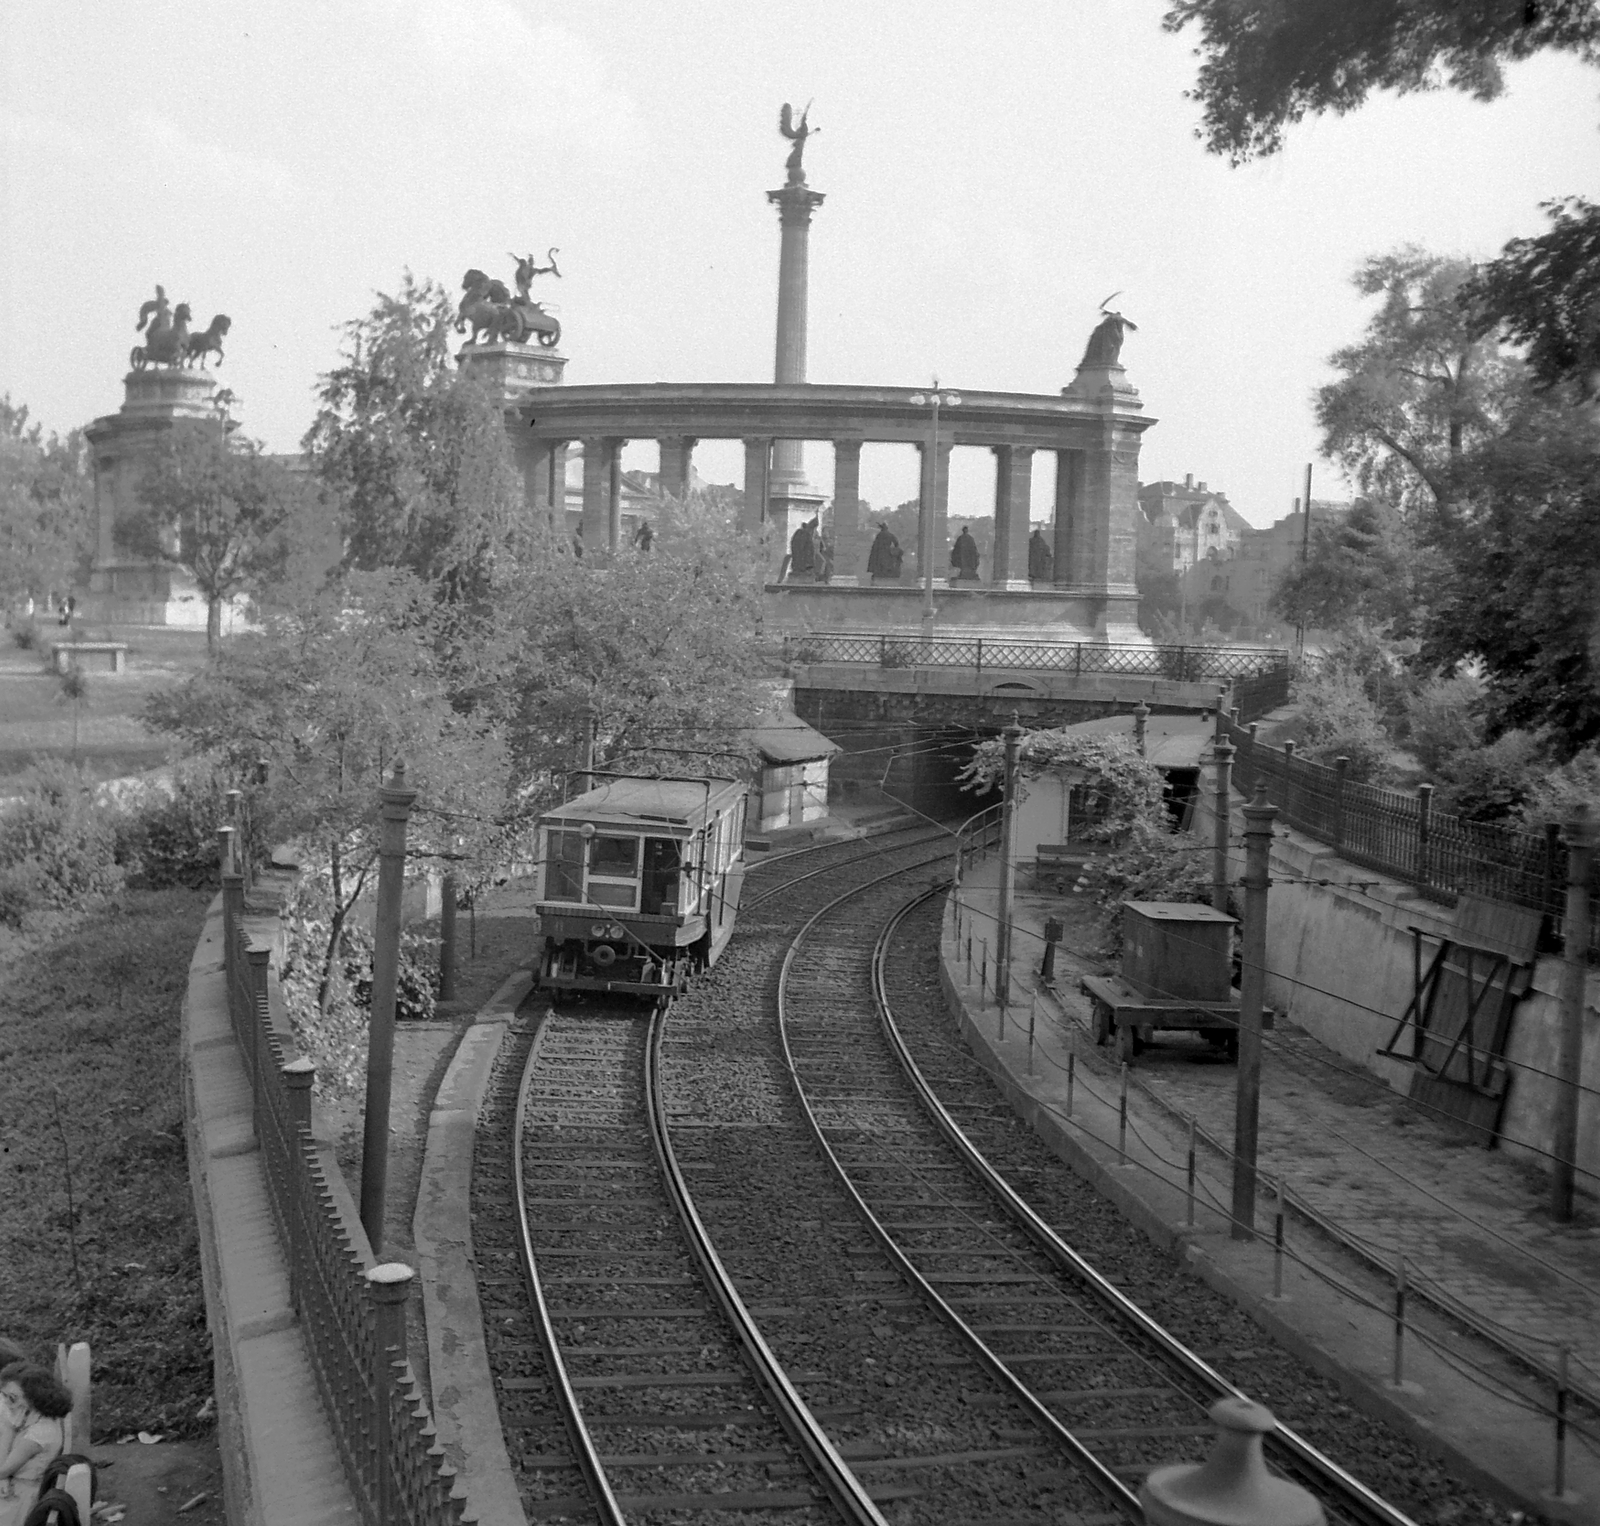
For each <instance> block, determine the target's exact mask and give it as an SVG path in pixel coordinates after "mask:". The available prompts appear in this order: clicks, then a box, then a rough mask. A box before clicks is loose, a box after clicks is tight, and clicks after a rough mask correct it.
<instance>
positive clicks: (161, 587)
mask: <svg viewBox="0 0 1600 1526" xmlns="http://www.w3.org/2000/svg"><path fill="white" fill-rule="evenodd" d="M122 385H123V401H122V407H121V408H120V409H119V410H118V411H117V412H116V413H109V414H106V415H105V416H104V417H102V418H98V419H96V420H95V421H94V422H93V423H92V424H90V425H89V427H88V428H87V429H86V430H84V437H85V439H86V440H87V441H88V443H89V461H90V467H91V470H92V472H93V476H94V513H95V546H94V560H93V561H92V563H91V564H90V570H89V586H88V588H87V589H86V590H83V591H82V592H81V593H80V596H79V603H78V613H79V614H80V616H81V617H82V618H83V619H84V620H86V621H89V622H92V623H95V624H108V625H176V626H185V627H191V628H195V629H199V630H204V629H205V625H206V601H205V599H204V598H203V597H202V596H201V595H200V593H199V591H198V590H197V589H196V588H195V585H194V580H193V579H192V578H190V577H189V575H188V574H187V573H185V572H184V571H182V569H180V568H177V567H173V566H171V565H170V564H168V563H166V562H160V561H151V560H146V559H143V558H138V557H131V556H126V555H124V554H122V553H121V552H120V551H119V550H118V547H117V542H116V525H117V521H118V519H120V518H122V517H124V516H125V515H127V514H130V513H132V512H133V511H134V510H135V509H137V508H138V507H139V506H140V505H139V497H138V494H139V482H140V479H141V478H142V477H143V475H144V472H145V469H146V467H147V465H148V464H149V461H150V459H151V457H152V456H153V455H154V453H155V451H156V449H157V448H158V447H159V446H160V444H161V442H162V441H163V440H164V439H165V438H166V437H167V435H168V434H169V433H170V432H171V430H172V428H173V426H174V425H175V424H177V423H180V422H182V421H184V420H189V421H191V422H195V423H212V424H215V425H216V426H217V427H218V428H222V427H224V426H223V424H222V421H221V419H220V417H219V415H218V412H217V407H216V391H217V383H216V378H215V377H214V376H213V375H212V374H211V373H210V372H209V371H186V370H183V369H182V368H181V367H178V366H151V367H147V368H146V369H145V370H143V371H130V372H129V373H128V374H127V376H126V377H124V379H123V384H122ZM232 615H233V612H232V611H231V610H227V609H225V610H224V611H223V625H224V629H226V628H227V626H228V624H229V623H230V622H231V619H232Z"/></svg>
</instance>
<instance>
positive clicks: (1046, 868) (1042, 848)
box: [1033, 842, 1094, 890]
mask: <svg viewBox="0 0 1600 1526" xmlns="http://www.w3.org/2000/svg"><path fill="white" fill-rule="evenodd" d="M1033 852H1034V860H1033V879H1034V884H1035V885H1037V886H1038V888H1039V889H1041V890H1070V889H1071V888H1072V886H1073V885H1075V884H1077V882H1078V876H1079V875H1081V874H1082V873H1083V867H1084V865H1085V864H1087V863H1088V862H1089V860H1090V859H1091V858H1093V857H1094V849H1093V848H1091V847H1090V846H1088V844H1086V843H1076V842H1042V843H1040V844H1039V845H1038V847H1036V848H1035V849H1034V850H1033Z"/></svg>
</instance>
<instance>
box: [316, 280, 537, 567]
mask: <svg viewBox="0 0 1600 1526" xmlns="http://www.w3.org/2000/svg"><path fill="white" fill-rule="evenodd" d="M454 317H455V310H454V308H453V306H452V304H451V301H450V297H449V295H448V293H447V292H446V291H445V290H444V288H443V287H442V286H440V285H439V284H438V283H437V282H435V281H431V280H423V281H418V280H416V279H415V278H414V277H413V276H412V275H411V273H410V272H409V271H407V272H406V276H405V280H404V283H403V285H402V286H401V289H400V292H399V294H398V295H396V296H388V295H386V294H384V293H381V292H380V293H379V294H378V298H377V301H376V303H375V304H374V306H373V308H372V310H371V311H370V312H369V313H368V314H367V315H366V316H365V317H364V318H356V319H352V320H351V321H350V322H349V323H346V324H345V325H344V345H343V349H342V351H341V355H340V364H339V365H338V366H336V367H335V368H334V369H333V370H332V371H330V372H329V373H328V374H327V375H326V376H324V377H323V378H322V386H321V390H320V392H319V403H320V406H319V408H318V410H317V415H316V418H315V420H314V421H313V423H312V425H311V428H310V430H309V431H308V432H307V434H306V437H305V440H304V442H303V443H304V447H305V449H306V450H307V451H308V452H309V453H310V455H311V457H312V459H313V461H314V462H315V464H316V470H317V473H318V475H319V476H320V477H321V479H322V480H323V481H324V482H325V483H326V484H327V485H328V486H329V487H330V488H332V489H333V490H334V491H335V492H336V493H337V495H338V497H339V500H340V502H341V504H342V506H343V516H344V529H345V540H346V547H347V550H346V556H345V561H346V565H348V566H350V567H354V568H361V569H365V570H369V571H370V570H372V569H374V568H377V567H406V568H408V569H410V570H411V571H412V572H415V573H416V574H417V575H418V576H419V577H423V578H429V579H433V578H443V579H445V580H446V582H445V585H444V590H443V591H445V592H447V593H451V592H454V593H459V592H462V591H468V592H471V593H473V594H478V593H481V592H482V590H483V587H484V583H485V579H486V578H487V577H488V575H489V568H490V567H491V566H492V564H493V562H494V560H495V557H496V556H497V555H499V554H502V553H503V552H505V551H506V550H508V548H512V547H513V546H514V542H515V540H516V538H517V536H518V535H519V533H520V532H521V531H522V528H523V526H524V523H525V520H526V514H525V512H524V507H523V496H522V484H521V481H520V480H519V478H518V477H517V475H516V473H515V472H514V470H513V469H512V466H511V462H510V459H509V451H508V447H507V444H506V439H505V425H504V422H503V420H502V418H501V416H500V412H499V410H498V408H497V407H496V406H495V404H494V402H493V400H492V399H491V398H490V396H489V394H488V392H487V391H485V390H484V388H482V387H481V386H479V385H477V384H476V383H474V382H472V381H471V380H469V379H466V378H463V377H462V376H461V375H460V374H459V373H458V372H457V371H456V369H455V366H454V363H453V361H452V357H451V323H452V321H453V320H454Z"/></svg>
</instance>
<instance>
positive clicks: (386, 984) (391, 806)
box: [361, 763, 417, 1256]
mask: <svg viewBox="0 0 1600 1526" xmlns="http://www.w3.org/2000/svg"><path fill="white" fill-rule="evenodd" d="M416 798H417V792H416V791H415V790H414V789H407V788H406V767H405V764H404V763H396V764H395V766H394V777H393V778H392V779H391V780H390V781H389V783H388V784H387V785H383V786H381V787H380V788H379V790H378V800H379V802H380V805H381V808H382V822H383V825H382V828H381V836H380V838H379V844H378V919H377V926H376V927H375V928H374V929H373V938H372V1019H371V1027H370V1030H369V1037H368V1042H367V1105H366V1127H365V1130H364V1132H363V1134H362V1146H361V1227H362V1228H363V1229H365V1230H366V1232H367V1240H368V1241H369V1243H370V1244H371V1246H372V1254H373V1255H374V1256H378V1255H380V1254H381V1252H382V1248H383V1211H384V1197H385V1194H386V1193H387V1191H388V1179H389V1092H390V1084H391V1082H392V1080H393V1072H394V995H395V985H396V983H397V981H398V979H399V974H400V897H401V893H402V891H403V890H404V889H405V874H406V823H407V822H408V821H410V819H411V807H412V806H413V805H414V804H415V803H416Z"/></svg>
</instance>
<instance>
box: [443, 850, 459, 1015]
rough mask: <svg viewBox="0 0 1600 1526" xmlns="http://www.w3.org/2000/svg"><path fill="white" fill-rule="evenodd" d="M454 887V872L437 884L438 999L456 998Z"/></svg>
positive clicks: (455, 895) (455, 894)
mask: <svg viewBox="0 0 1600 1526" xmlns="http://www.w3.org/2000/svg"><path fill="white" fill-rule="evenodd" d="M458 894H459V891H458V890H457V887H456V877H455V875H454V873H450V874H447V875H445V876H444V879H443V881H442V882H441V883H440V885H439V1000H440V1001H454V1000H455V999H456V897H457V895H458Z"/></svg>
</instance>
